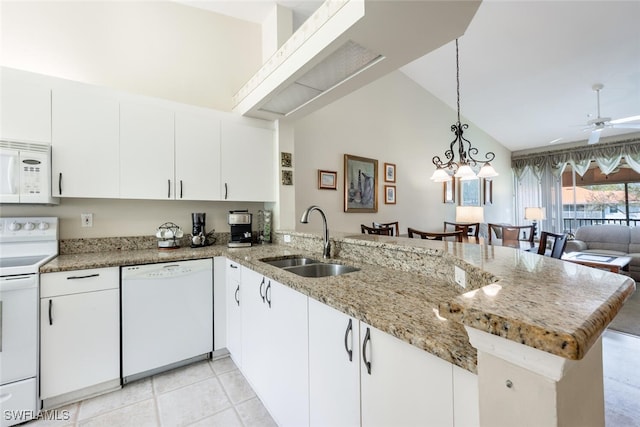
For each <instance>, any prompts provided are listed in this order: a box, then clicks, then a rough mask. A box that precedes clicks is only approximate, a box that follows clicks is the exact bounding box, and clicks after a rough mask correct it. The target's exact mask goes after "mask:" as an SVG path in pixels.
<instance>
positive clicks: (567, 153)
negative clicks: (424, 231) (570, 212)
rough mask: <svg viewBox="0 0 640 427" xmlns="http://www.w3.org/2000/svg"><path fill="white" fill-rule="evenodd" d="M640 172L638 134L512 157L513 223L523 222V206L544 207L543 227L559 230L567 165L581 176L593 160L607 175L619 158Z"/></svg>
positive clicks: (639, 138) (615, 166)
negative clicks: (514, 214)
mask: <svg viewBox="0 0 640 427" xmlns="http://www.w3.org/2000/svg"><path fill="white" fill-rule="evenodd" d="M623 158H624V159H625V162H626V163H627V164H628V165H629V167H631V168H632V169H633V170H634V171H636V172H638V173H640V136H638V137H635V138H633V139H629V140H625V141H620V142H614V143H609V144H594V145H589V146H586V147H583V146H580V147H575V148H571V149H562V150H556V151H546V152H543V153H533V154H527V155H521V156H517V155H516V156H513V157H512V158H511V167H512V169H513V172H514V178H515V183H516V186H515V188H516V189H517V192H516V222H517V223H520V224H524V223H527V221H524V208H525V207H544V208H545V209H546V215H547V218H546V219H545V220H543V221H542V224H541V225H542V226H543V227H544V228H543V229H545V230H551V231H556V232H557V231H562V230H563V224H562V173H563V172H564V170H565V168H566V166H567V165H568V164H569V165H571V167H572V168H573V170H574V171H575V172H576V173H577V174H578V175H580V176H583V175H584V174H585V173H586V172H587V170H588V169H589V164H590V163H591V161H592V160H593V161H595V162H596V164H597V165H598V167H599V168H600V170H601V171H602V173H603V174H605V175H609V174H610V173H612V172H613V171H614V170H615V169H616V168H617V167H618V165H619V164H620V162H621V160H622V159H623Z"/></svg>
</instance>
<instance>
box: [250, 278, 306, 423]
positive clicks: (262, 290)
mask: <svg viewBox="0 0 640 427" xmlns="http://www.w3.org/2000/svg"><path fill="white" fill-rule="evenodd" d="M241 275H242V285H241V288H240V301H241V304H242V372H243V373H244V375H245V376H246V377H247V380H248V381H249V382H250V383H251V385H252V386H253V387H254V390H255V391H256V393H257V394H258V396H260V399H261V400H262V402H263V403H264V405H265V407H266V408H267V409H268V410H269V412H270V413H271V415H272V417H273V418H274V419H275V421H276V422H277V423H278V425H280V426H304V425H308V424H309V379H308V378H309V377H308V373H309V362H308V356H309V353H308V351H309V349H308V326H307V297H306V296H305V295H303V294H301V293H299V292H297V291H295V290H293V289H291V288H289V287H287V286H284V285H282V284H280V283H277V282H276V281H274V280H271V279H269V278H267V277H264V276H262V275H260V274H258V273H256V272H254V271H252V270H250V269H247V268H243V269H242V272H241Z"/></svg>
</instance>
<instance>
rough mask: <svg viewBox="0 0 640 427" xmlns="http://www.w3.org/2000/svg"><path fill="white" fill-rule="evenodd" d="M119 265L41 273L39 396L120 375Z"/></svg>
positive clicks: (76, 389)
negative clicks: (117, 266)
mask: <svg viewBox="0 0 640 427" xmlns="http://www.w3.org/2000/svg"><path fill="white" fill-rule="evenodd" d="M119 283H120V275H119V271H118V268H105V269H94V270H81V271H68V272H60V273H46V274H42V275H41V276H40V398H41V399H43V400H45V399H49V398H52V397H58V396H61V395H65V394H67V393H72V392H77V391H79V390H82V389H85V388H88V387H92V386H96V385H98V384H101V383H106V382H108V381H113V380H119V378H120V289H119V287H120V286H119Z"/></svg>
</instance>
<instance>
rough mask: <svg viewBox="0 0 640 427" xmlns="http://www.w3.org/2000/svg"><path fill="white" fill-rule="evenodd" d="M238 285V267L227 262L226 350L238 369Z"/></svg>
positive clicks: (239, 346)
mask: <svg viewBox="0 0 640 427" xmlns="http://www.w3.org/2000/svg"><path fill="white" fill-rule="evenodd" d="M240 283H241V273H240V266H239V265H238V264H236V263H235V262H233V261H229V260H227V265H226V286H227V292H226V298H227V304H226V307H227V350H229V353H230V354H231V358H232V359H233V361H234V362H235V363H236V365H238V366H239V367H241V365H242V318H241V310H242V309H241V305H240V304H241V300H240Z"/></svg>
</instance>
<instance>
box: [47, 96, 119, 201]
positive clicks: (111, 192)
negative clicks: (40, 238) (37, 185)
mask: <svg viewBox="0 0 640 427" xmlns="http://www.w3.org/2000/svg"><path fill="white" fill-rule="evenodd" d="M52 97H53V98H52V102H53V124H52V126H53V127H52V147H53V150H52V163H53V174H52V176H53V188H52V192H53V194H54V196H62V197H91V198H117V197H119V195H120V194H119V192H120V183H119V179H120V176H119V167H118V165H119V162H120V153H119V104H118V100H117V99H116V98H115V96H112V95H111V96H110V95H106V94H102V93H99V92H98V91H97V90H96V89H95V88H93V87H88V86H87V87H84V86H80V85H78V87H77V88H70V87H67V88H55V89H54V91H53V95H52Z"/></svg>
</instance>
